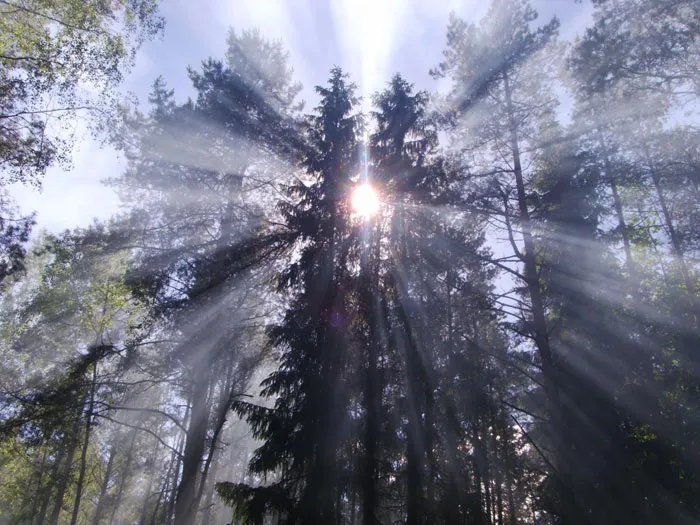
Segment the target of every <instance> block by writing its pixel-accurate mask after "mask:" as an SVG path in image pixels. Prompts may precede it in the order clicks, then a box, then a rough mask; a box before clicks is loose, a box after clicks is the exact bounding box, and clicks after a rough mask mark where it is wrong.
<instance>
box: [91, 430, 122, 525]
mask: <svg viewBox="0 0 700 525" xmlns="http://www.w3.org/2000/svg"><path fill="white" fill-rule="evenodd" d="M116 455H117V447H116V444H114V443H113V444H112V446H111V447H110V448H109V458H108V459H107V467H106V468H105V474H104V477H103V478H102V484H101V485H100V497H99V499H98V500H97V507H95V515H94V516H93V518H92V523H93V525H99V524H100V520H101V519H102V513H103V511H104V506H105V499H106V497H107V488H108V486H109V481H110V479H111V477H112V468H113V467H114V458H115V457H116Z"/></svg>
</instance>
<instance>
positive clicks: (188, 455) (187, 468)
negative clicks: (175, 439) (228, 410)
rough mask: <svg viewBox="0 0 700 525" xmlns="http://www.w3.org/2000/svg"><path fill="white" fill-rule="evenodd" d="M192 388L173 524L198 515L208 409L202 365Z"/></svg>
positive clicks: (186, 523) (190, 520)
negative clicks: (199, 478) (199, 480)
mask: <svg viewBox="0 0 700 525" xmlns="http://www.w3.org/2000/svg"><path fill="white" fill-rule="evenodd" d="M196 368H197V370H196V371H195V373H194V384H193V386H192V411H191V413H190V424H189V425H188V427H187V434H186V437H185V454H184V458H183V461H182V479H181V480H180V485H179V486H178V489H177V495H176V499H175V525H192V524H193V523H194V522H195V517H196V515H197V478H198V475H199V473H200V472H199V467H200V464H201V462H202V455H203V453H204V442H205V439H206V434H207V423H208V416H209V410H208V406H207V390H208V389H209V383H208V381H207V378H208V375H207V374H208V373H209V370H208V367H207V366H206V365H205V364H204V363H200V364H198V365H197V366H196Z"/></svg>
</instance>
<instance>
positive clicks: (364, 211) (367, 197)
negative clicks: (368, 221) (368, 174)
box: [350, 183, 379, 218]
mask: <svg viewBox="0 0 700 525" xmlns="http://www.w3.org/2000/svg"><path fill="white" fill-rule="evenodd" d="M350 204H351V205H352V209H353V211H354V212H355V213H356V214H357V215H362V216H363V217H365V218H369V217H371V216H372V215H374V214H375V213H377V212H378V211H379V195H377V192H376V191H375V190H374V188H372V186H370V185H369V184H367V183H364V184H360V185H359V186H357V187H356V188H355V189H354V190H353V192H352V198H351V200H350Z"/></svg>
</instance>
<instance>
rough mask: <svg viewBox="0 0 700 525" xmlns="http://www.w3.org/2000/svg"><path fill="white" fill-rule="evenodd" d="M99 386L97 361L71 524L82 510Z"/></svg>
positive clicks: (74, 522) (93, 368) (73, 523)
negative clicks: (96, 390)
mask: <svg viewBox="0 0 700 525" xmlns="http://www.w3.org/2000/svg"><path fill="white" fill-rule="evenodd" d="M96 388H97V363H96V362H95V363H93V364H92V384H91V385H90V404H89V405H88V413H87V416H86V418H85V438H84V439H83V448H82V450H81V451H80V472H79V474H78V483H77V485H76V486H75V503H73V514H72V516H71V519H70V525H75V524H76V523H77V522H78V512H79V511H80V500H81V498H82V497H83V484H84V483H85V470H86V467H87V455H88V449H89V448H90V432H91V430H92V416H93V413H94V411H95V389H96Z"/></svg>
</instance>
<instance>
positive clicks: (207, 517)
mask: <svg viewBox="0 0 700 525" xmlns="http://www.w3.org/2000/svg"><path fill="white" fill-rule="evenodd" d="M210 454H216V449H213V450H212V451H211V453H210ZM217 455H218V454H217ZM212 461H213V463H212ZM207 463H211V464H212V467H211V472H210V474H209V478H210V479H211V483H209V485H208V489H207V497H206V498H205V500H204V510H203V511H202V525H209V522H210V521H211V509H212V505H213V501H214V486H215V485H216V472H217V470H218V468H219V460H218V459H216V460H213V459H212V458H211V457H210V458H208V459H207ZM205 470H206V469H205ZM205 482H206V476H204V475H203V476H202V486H203V485H204V483H205ZM200 494H201V492H200ZM200 498H201V495H200Z"/></svg>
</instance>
